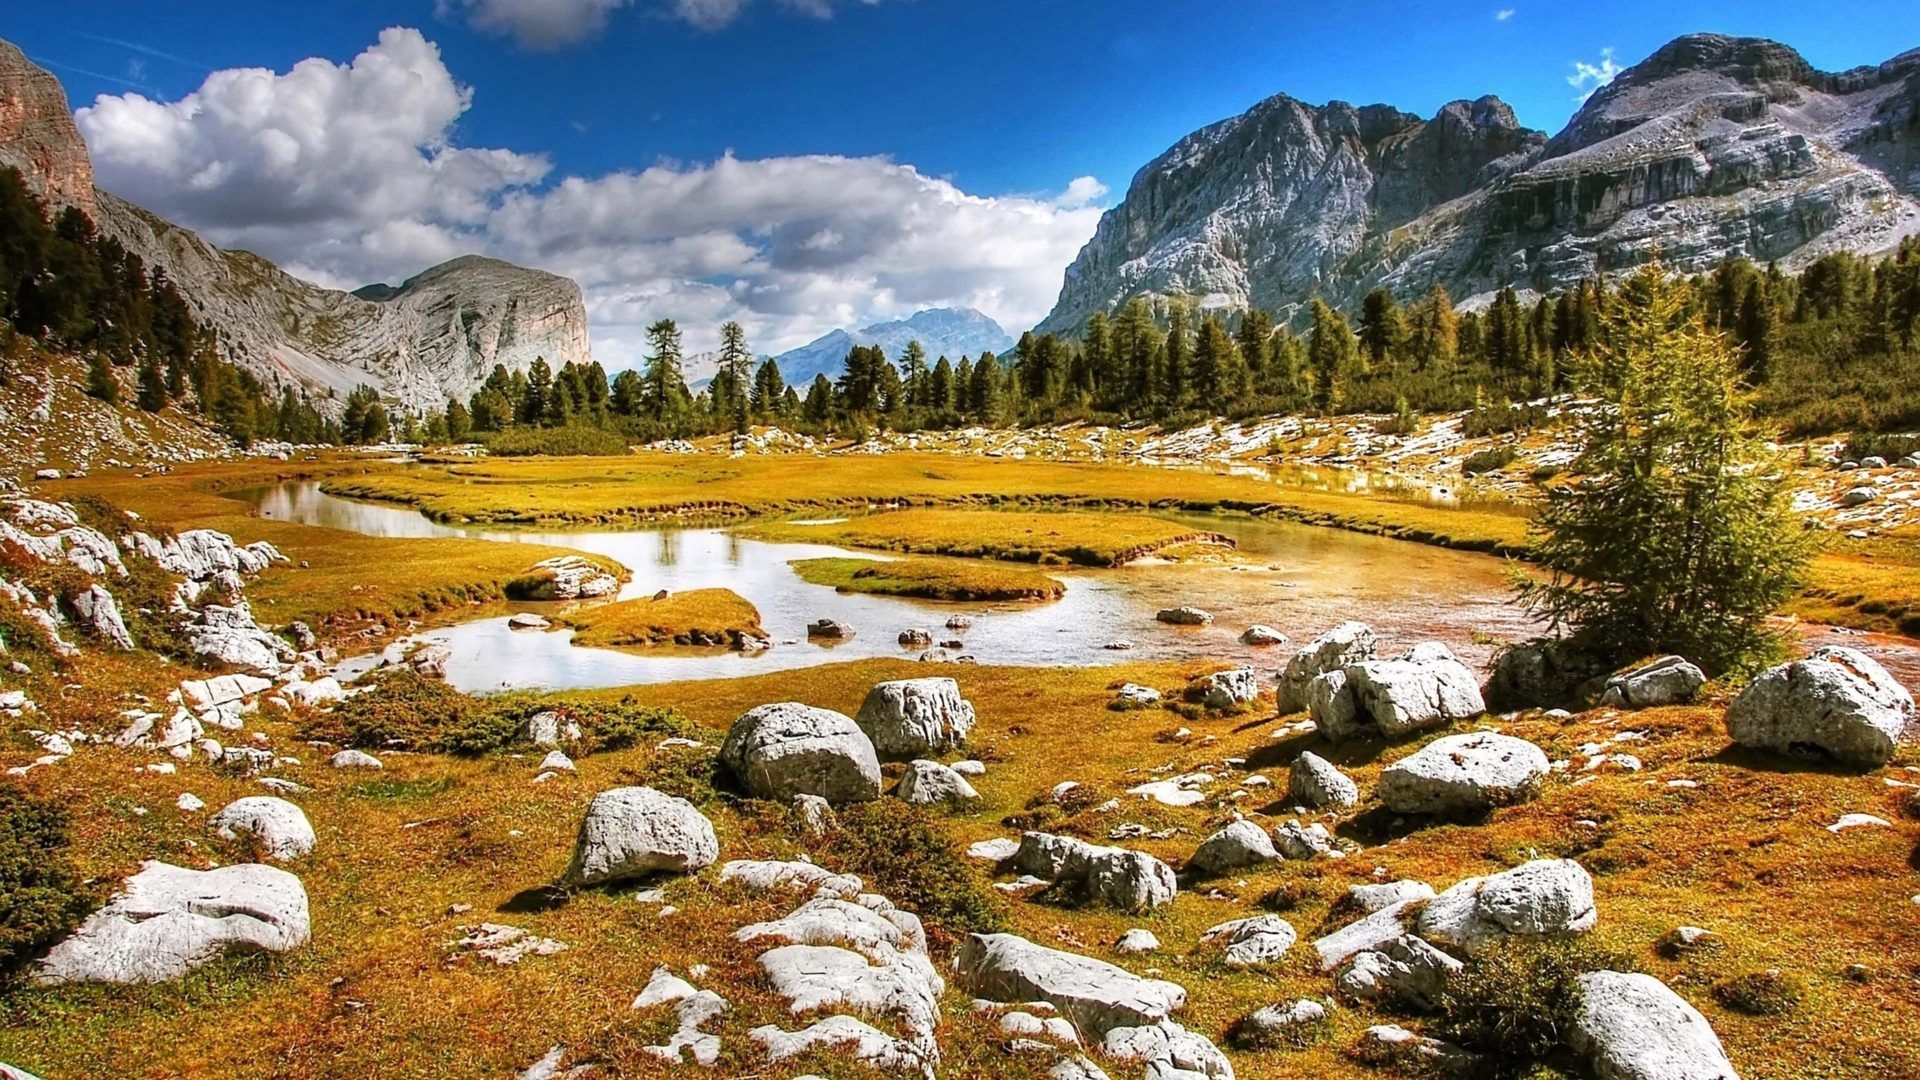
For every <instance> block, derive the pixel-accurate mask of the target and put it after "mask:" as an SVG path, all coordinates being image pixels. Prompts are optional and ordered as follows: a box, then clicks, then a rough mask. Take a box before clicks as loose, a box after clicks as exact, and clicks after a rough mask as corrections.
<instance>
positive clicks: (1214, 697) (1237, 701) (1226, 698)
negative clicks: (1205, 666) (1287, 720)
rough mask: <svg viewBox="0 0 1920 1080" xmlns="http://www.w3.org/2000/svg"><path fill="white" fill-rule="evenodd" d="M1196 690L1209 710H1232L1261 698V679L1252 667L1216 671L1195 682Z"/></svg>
mask: <svg viewBox="0 0 1920 1080" xmlns="http://www.w3.org/2000/svg"><path fill="white" fill-rule="evenodd" d="M1194 689H1195V690H1196V691H1197V693H1198V696H1199V697H1200V700H1201V703H1202V704H1204V705H1205V706H1206V707H1207V708H1209V709H1215V710H1220V709H1231V708H1234V707H1235V706H1239V705H1245V704H1248V703H1250V702H1252V701H1255V700H1257V699H1258V698H1259V697H1260V677H1259V676H1258V675H1256V674H1254V671H1253V669H1252V668H1250V667H1242V668H1234V669H1233V670H1231V671H1216V672H1214V673H1213V674H1211V675H1206V676H1202V677H1201V678H1199V679H1197V680H1195V683H1194Z"/></svg>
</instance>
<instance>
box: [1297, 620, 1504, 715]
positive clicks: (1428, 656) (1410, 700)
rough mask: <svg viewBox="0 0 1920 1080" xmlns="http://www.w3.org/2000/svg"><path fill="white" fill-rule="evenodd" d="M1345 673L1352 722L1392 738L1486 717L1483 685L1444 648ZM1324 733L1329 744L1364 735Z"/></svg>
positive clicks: (1419, 648)
mask: <svg viewBox="0 0 1920 1080" xmlns="http://www.w3.org/2000/svg"><path fill="white" fill-rule="evenodd" d="M1345 670H1346V673H1347V685H1348V687H1349V689H1350V691H1351V692H1352V694H1353V705H1354V715H1353V722H1354V723H1355V724H1357V725H1370V726H1371V727H1373V728H1374V729H1376V730H1378V731H1379V733H1380V734H1382V735H1385V736H1386V737H1388V738H1398V737H1400V736H1403V735H1406V734H1408V733H1410V732H1414V731H1419V730H1421V729H1422V728H1429V727H1437V726H1439V725H1441V724H1446V723H1450V722H1452V721H1454V720H1465V719H1467V718H1469V717H1474V716H1478V715H1480V714H1481V713H1483V712H1486V711H1487V703H1486V702H1485V701H1484V700H1483V699H1482V698H1481V696H1480V680H1479V679H1477V678H1475V677H1474V674H1473V671H1472V670H1471V669H1470V668H1468V667H1467V665H1465V664H1463V663H1461V662H1460V661H1458V660H1456V659H1454V656H1453V654H1452V653H1451V652H1449V651H1447V648H1446V646H1444V645H1438V644H1433V643H1428V644H1425V645H1416V646H1414V647H1413V648H1412V649H1409V650H1408V651H1407V652H1406V653H1404V654H1402V655H1400V656H1397V657H1395V658H1394V659H1392V660H1367V661H1364V662H1362V663H1358V664H1350V665H1348V666H1347V668H1346V669H1345ZM1320 731H1321V734H1323V735H1325V736H1327V737H1328V738H1330V739H1342V738H1347V737H1350V736H1352V735H1355V734H1359V732H1358V731H1355V730H1340V729H1338V728H1335V729H1329V727H1328V726H1327V725H1326V724H1321V727H1320Z"/></svg>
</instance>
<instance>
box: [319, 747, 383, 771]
mask: <svg viewBox="0 0 1920 1080" xmlns="http://www.w3.org/2000/svg"><path fill="white" fill-rule="evenodd" d="M327 764H329V765H332V766H333V767H334V768H336V769H378V768H380V767H381V766H380V759H379V758H377V757H374V756H373V755H372V754H369V753H367V752H366V751H364V750H342V751H340V752H339V753H337V754H335V755H333V757H331V758H329V759H328V760H327Z"/></svg>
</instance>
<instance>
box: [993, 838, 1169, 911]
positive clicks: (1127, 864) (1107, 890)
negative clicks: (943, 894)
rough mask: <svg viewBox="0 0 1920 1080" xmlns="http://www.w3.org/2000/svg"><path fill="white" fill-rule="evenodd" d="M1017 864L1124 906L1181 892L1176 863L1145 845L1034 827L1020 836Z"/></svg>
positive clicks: (1145, 905) (1148, 904)
mask: <svg viewBox="0 0 1920 1080" xmlns="http://www.w3.org/2000/svg"><path fill="white" fill-rule="evenodd" d="M1013 867H1014V869H1015V870H1018V871H1021V872H1023V873H1028V874H1033V875H1034V876H1036V877H1041V878H1046V879H1047V880H1049V881H1053V882H1055V883H1057V884H1064V885H1069V886H1072V887H1076V888H1078V889H1080V890H1081V891H1083V892H1085V893H1086V894H1087V895H1089V896H1092V897H1094V898H1096V899H1098V900H1100V901H1102V902H1104V903H1106V904H1108V905H1110V906H1112V907H1116V908H1119V909H1121V910H1122V911H1146V910H1149V909H1152V908H1157V907H1159V906H1160V905H1162V904H1165V903H1167V902H1168V901H1170V900H1172V899H1173V898H1174V896H1175V895H1176V894H1177V893H1178V892H1179V889H1180V886H1179V883H1178V882H1177V881H1176V880H1175V879H1174V875H1173V868H1172V867H1170V866H1168V865H1167V864H1166V863H1164V862H1161V861H1160V860H1159V859H1156V858H1154V857H1153V856H1151V855H1149V854H1147V853H1146V852H1144V851H1133V850H1131V849H1129V848H1122V847H1105V846H1102V845H1098V844H1089V843H1087V842H1086V841H1085V840H1081V839H1079V838H1077V837H1072V836H1055V835H1053V834H1051V833H1040V832H1030V833H1026V834H1024V835H1022V836H1021V837H1020V849H1019V850H1018V851H1016V852H1015V853H1014V856H1013Z"/></svg>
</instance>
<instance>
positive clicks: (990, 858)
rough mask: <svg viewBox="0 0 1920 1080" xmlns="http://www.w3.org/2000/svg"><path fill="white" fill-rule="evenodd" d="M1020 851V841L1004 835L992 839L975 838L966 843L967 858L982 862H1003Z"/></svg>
mask: <svg viewBox="0 0 1920 1080" xmlns="http://www.w3.org/2000/svg"><path fill="white" fill-rule="evenodd" d="M1019 853H1020V841H1018V840H1011V839H1008V838H1006V837H1003V836H1002V837H995V838H994V839H992V840H977V841H975V842H974V843H972V844H969V845H967V858H969V859H979V860H981V861H983V862H990V863H995V864H998V863H1003V862H1006V861H1007V860H1008V859H1011V858H1013V857H1014V856H1015V855H1017V854H1019Z"/></svg>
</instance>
